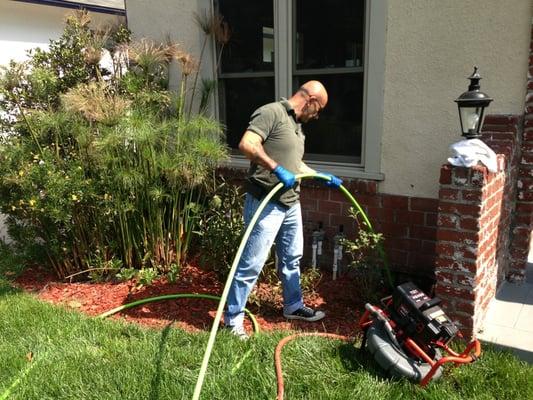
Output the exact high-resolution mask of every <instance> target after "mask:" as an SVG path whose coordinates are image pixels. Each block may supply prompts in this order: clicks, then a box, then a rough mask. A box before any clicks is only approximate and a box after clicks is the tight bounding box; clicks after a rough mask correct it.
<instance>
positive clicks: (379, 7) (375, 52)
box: [215, 0, 388, 180]
mask: <svg viewBox="0 0 533 400" xmlns="http://www.w3.org/2000/svg"><path fill="white" fill-rule="evenodd" d="M366 5H367V6H366V16H365V26H366V29H365V64H364V71H365V82H364V90H363V143H362V144H363V146H362V154H361V160H362V165H357V166H354V165H353V164H351V163H340V162H331V161H328V162H321V161H314V160H313V161H310V160H309V161H306V163H307V164H308V165H309V166H310V167H311V168H313V169H316V170H327V171H328V172H330V173H333V174H335V175H338V176H341V177H347V178H362V179H372V180H383V179H384V174H383V173H382V172H381V137H382V133H383V109H384V107H383V103H384V87H385V51H386V49H385V45H386V33H387V10H388V0H366ZM280 10H281V12H279V11H280ZM292 15H293V1H292V0H274V23H275V27H276V28H277V29H275V31H274V46H275V48H276V49H279V51H278V54H279V55H278V57H276V60H275V65H274V71H275V93H276V98H280V97H289V96H290V95H291V94H292V93H291V92H292V47H293V45H292V41H291V40H282V38H284V37H287V35H288V33H289V29H290V27H291V23H292ZM276 24H277V25H276ZM215 59H216V58H215ZM282 65H283V66H286V65H288V66H289V68H287V69H283V71H282V68H281V66H282ZM281 72H282V73H281ZM216 102H217V104H216V108H215V109H216V110H217V111H218V98H217V101H216ZM224 166H227V167H231V168H248V167H249V161H248V160H247V159H246V158H245V157H244V156H240V155H232V157H231V160H230V161H228V162H226V163H224Z"/></svg>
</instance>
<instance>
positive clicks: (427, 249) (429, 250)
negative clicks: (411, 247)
mask: <svg viewBox="0 0 533 400" xmlns="http://www.w3.org/2000/svg"><path fill="white" fill-rule="evenodd" d="M436 247H437V243H436V242H435V241H433V240H423V241H422V250H421V253H422V254H431V255H433V256H435V248H436Z"/></svg>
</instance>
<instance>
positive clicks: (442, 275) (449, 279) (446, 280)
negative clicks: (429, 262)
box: [435, 269, 456, 286]
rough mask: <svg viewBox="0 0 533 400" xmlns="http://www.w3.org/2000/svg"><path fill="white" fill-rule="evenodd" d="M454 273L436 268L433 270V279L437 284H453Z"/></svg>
mask: <svg viewBox="0 0 533 400" xmlns="http://www.w3.org/2000/svg"><path fill="white" fill-rule="evenodd" d="M455 276H456V275H455V274H454V273H453V272H449V271H444V270H441V269H439V270H436V271H435V280H436V281H437V282H439V285H443V286H446V285H454V284H455Z"/></svg>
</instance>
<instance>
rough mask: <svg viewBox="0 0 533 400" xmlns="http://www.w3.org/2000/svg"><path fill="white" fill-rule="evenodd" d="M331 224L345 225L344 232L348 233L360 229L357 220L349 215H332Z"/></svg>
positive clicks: (336, 225) (335, 225)
mask: <svg viewBox="0 0 533 400" xmlns="http://www.w3.org/2000/svg"><path fill="white" fill-rule="evenodd" d="M330 225H331V226H334V227H338V226H339V225H342V226H344V233H346V235H351V234H352V233H354V232H356V231H358V230H359V227H358V225H357V222H356V221H355V220H354V219H353V218H350V217H348V216H342V215H331V216H330Z"/></svg>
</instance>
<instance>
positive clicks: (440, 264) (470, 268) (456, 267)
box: [435, 257, 477, 274]
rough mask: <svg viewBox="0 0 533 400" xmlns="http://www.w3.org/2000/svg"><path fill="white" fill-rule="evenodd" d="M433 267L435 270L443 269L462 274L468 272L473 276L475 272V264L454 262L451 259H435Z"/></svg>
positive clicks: (461, 261)
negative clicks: (434, 266)
mask: <svg viewBox="0 0 533 400" xmlns="http://www.w3.org/2000/svg"><path fill="white" fill-rule="evenodd" d="M435 265H436V267H437V268H444V269H446V270H450V271H457V272H460V273H462V274H464V273H468V272H470V273H472V274H475V273H476V272H477V266H476V263H475V262H474V261H471V260H455V259H453V258H442V257H439V258H437V259H436V261H435Z"/></svg>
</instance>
